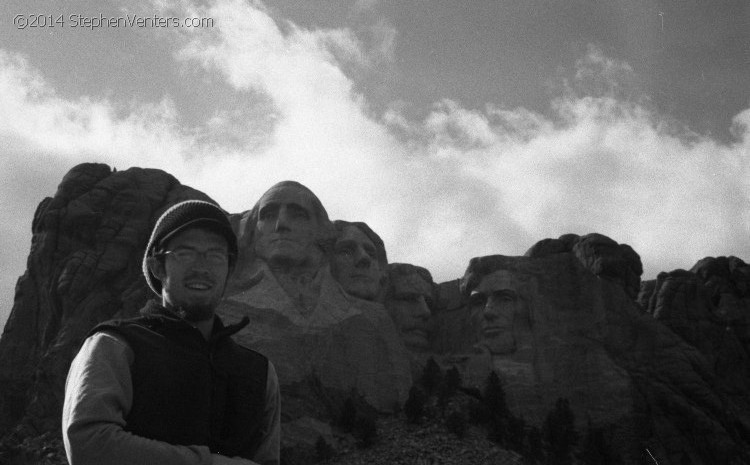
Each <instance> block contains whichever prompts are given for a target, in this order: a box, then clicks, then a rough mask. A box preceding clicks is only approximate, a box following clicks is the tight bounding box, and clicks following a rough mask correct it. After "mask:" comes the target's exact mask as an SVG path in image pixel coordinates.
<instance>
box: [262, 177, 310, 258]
mask: <svg viewBox="0 0 750 465" xmlns="http://www.w3.org/2000/svg"><path fill="white" fill-rule="evenodd" d="M258 203H259V209H258V223H257V225H256V226H255V252H256V253H257V254H258V256H259V257H261V258H264V259H266V260H267V261H269V262H277V263H291V264H296V263H300V262H304V261H305V260H306V259H307V258H308V257H310V255H311V253H312V251H311V248H312V247H315V239H316V236H317V232H318V227H319V225H318V222H317V220H316V219H315V215H314V214H313V206H312V202H311V200H310V198H309V194H307V193H306V192H304V191H302V190H301V189H298V188H295V187H286V186H285V187H278V188H273V189H271V190H269V191H268V192H266V193H265V194H263V197H261V199H260V201H259V202H258Z"/></svg>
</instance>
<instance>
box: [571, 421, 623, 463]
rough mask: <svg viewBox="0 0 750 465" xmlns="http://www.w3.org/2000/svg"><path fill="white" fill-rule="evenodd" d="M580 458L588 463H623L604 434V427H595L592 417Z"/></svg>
mask: <svg viewBox="0 0 750 465" xmlns="http://www.w3.org/2000/svg"><path fill="white" fill-rule="evenodd" d="M578 458H579V459H581V461H582V462H583V463H584V464H586V465H599V464H602V463H606V464H612V465H616V464H619V463H622V462H621V460H620V459H619V458H618V457H617V456H616V455H615V452H614V451H613V449H612V444H611V442H610V441H609V440H608V439H607V437H606V435H605V434H604V429H603V428H596V427H594V426H593V425H592V424H591V419H590V418H589V420H588V425H587V427H586V434H585V435H584V438H583V445H582V446H581V452H580V453H579V454H578Z"/></svg>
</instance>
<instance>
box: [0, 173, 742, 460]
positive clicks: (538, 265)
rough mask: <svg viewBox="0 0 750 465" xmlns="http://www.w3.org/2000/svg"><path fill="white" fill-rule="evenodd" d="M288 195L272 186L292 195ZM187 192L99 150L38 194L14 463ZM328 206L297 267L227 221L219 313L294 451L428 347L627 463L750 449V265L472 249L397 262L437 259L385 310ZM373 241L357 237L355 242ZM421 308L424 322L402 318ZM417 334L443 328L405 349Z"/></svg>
mask: <svg viewBox="0 0 750 465" xmlns="http://www.w3.org/2000/svg"><path fill="white" fill-rule="evenodd" d="M282 184H283V185H282V186H281V187H289V186H292V187H293V188H294V189H299V190H301V191H302V192H303V194H304V195H305V196H307V197H302V199H303V200H304V199H313V200H317V199H316V198H314V194H312V193H311V192H309V190H306V188H304V186H300V185H298V184H296V183H282ZM279 190H280V187H279V188H277V190H276V191H273V190H270V191H269V192H271V193H272V194H274V195H276V197H275V199H276V200H278V199H281V200H283V199H284V196H283V195H281V194H282V193H281V192H279ZM272 191H273V192H272ZM267 194H269V193H267ZM269 195H270V194H269ZM284 195H286V194H284ZM188 198H199V199H208V197H207V196H206V195H205V194H203V193H200V192H198V191H196V190H194V189H191V188H189V187H186V186H183V185H181V184H180V183H179V182H178V181H177V180H176V179H175V178H174V177H172V176H170V175H169V174H167V173H164V172H162V171H158V170H147V169H139V168H132V169H128V170H127V171H122V172H116V171H114V170H111V169H110V168H109V167H107V166H105V165H97V164H85V165H80V166H77V167H75V168H74V169H72V170H71V171H70V173H68V175H66V177H65V178H64V179H63V181H62V183H61V184H60V187H59V189H58V192H57V193H56V194H55V196H54V197H51V198H46V199H44V200H43V201H42V202H41V204H40V205H39V207H38V209H37V212H36V214H35V217H34V222H33V225H32V230H33V238H32V245H31V252H30V255H29V259H28V266H27V271H26V273H25V274H24V275H23V276H22V277H21V278H20V279H19V281H18V285H17V289H16V295H15V303H14V307H13V311H12V314H11V317H10V319H9V321H8V323H7V324H6V327H5V331H4V333H3V335H2V338H1V339H0V385H1V386H2V389H0V436H1V437H3V438H4V439H3V440H2V441H0V462H1V461H2V460H3V458H4V457H3V456H2V451H3V447H4V446H7V445H9V444H17V443H20V442H22V441H25V440H26V439H28V438H40V437H44V438H47V437H48V436H49V435H50V434H53V435H57V434H59V418H60V409H61V402H62V395H63V388H64V380H65V376H66V373H67V370H68V366H69V363H70V361H71V359H72V357H73V356H74V354H75V353H76V351H77V349H78V347H79V345H80V343H81V341H82V340H83V338H84V337H85V335H86V333H87V332H88V331H89V330H90V329H91V328H92V327H93V326H94V325H95V324H96V323H98V322H100V321H103V320H106V319H109V318H115V317H128V316H133V315H135V314H136V313H137V311H138V309H139V308H140V307H141V306H142V305H143V304H144V303H145V301H146V299H147V298H150V297H151V295H150V291H148V288H147V287H146V284H145V281H144V279H143V277H142V274H141V257H142V251H143V249H144V247H145V244H146V241H147V239H148V236H149V233H150V230H151V228H152V227H153V224H154V222H155V221H156V219H157V218H158V216H159V215H160V214H161V213H162V212H163V211H164V210H165V209H166V208H168V206H170V205H172V204H174V203H176V202H178V201H180V200H184V199H188ZM269 198H270V197H269ZM259 203H260V202H259ZM303 203H304V202H303ZM314 203H315V202H313V204H314ZM314 208H315V209H316V211H317V212H318V214H319V216H318V219H317V220H316V221H318V222H317V223H316V224H317V226H318V227H319V228H320V230H319V231H317V232H315V231H312V232H310V235H309V237H307V243H306V244H307V246H308V247H309V248H308V249H307V252H306V253H308V254H310V256H312V257H314V258H315V260H314V261H313V262H312V263H314V266H313V267H308V268H307V269H303V270H301V272H298V271H300V270H296V271H294V272H292V273H285V272H283V271H282V272H279V268H278V267H276V268H274V269H271V264H272V263H273V257H274V254H276V253H277V251H274V250H270V248H269V250H267V251H263V250H261V249H260V248H258V247H256V246H255V241H256V240H258V237H257V235H258V234H260V232H259V231H260V228H256V226H257V220H256V219H254V217H253V215H254V214H257V213H258V208H255V207H254V208H253V209H252V210H249V211H247V212H244V213H237V214H232V215H230V220H231V221H232V224H233V227H235V228H236V230H237V231H238V232H239V233H240V247H241V250H240V266H239V272H238V273H237V274H236V276H235V279H234V281H233V282H232V284H231V292H229V293H228V295H227V296H226V299H225V301H224V302H223V303H222V304H221V306H220V308H219V310H218V312H219V314H220V315H221V316H222V317H224V318H225V320H228V321H229V322H232V321H233V320H237V319H239V318H240V317H243V316H248V317H249V318H250V319H251V324H250V325H249V326H248V327H247V328H246V329H244V330H243V331H242V332H241V333H240V334H238V336H237V338H238V339H239V340H240V342H242V343H244V344H247V345H249V346H251V347H253V348H255V349H257V350H259V351H261V352H263V353H265V354H266V355H268V356H269V358H271V360H272V361H273V362H274V364H275V366H276V367H277V370H278V373H279V379H280V382H281V385H282V397H283V412H282V421H283V429H282V431H283V432H284V435H285V439H284V441H285V442H284V444H285V446H287V447H291V448H294V447H297V446H299V447H301V448H302V449H300V450H303V449H304V450H305V451H308V452H309V451H311V450H312V448H313V447H314V445H315V442H316V441H317V439H318V438H319V437H322V438H323V439H324V440H326V442H331V441H334V439H333V437H335V436H336V434H337V433H336V429H335V428H333V429H332V428H331V426H332V424H333V423H334V422H335V420H336V419H337V418H338V417H339V415H340V414H341V408H342V404H343V400H344V399H347V398H353V399H357V402H360V403H361V404H362V405H364V406H366V407H367V408H373V407H374V408H375V409H376V410H379V411H381V412H389V411H393V410H394V409H395V408H398V407H400V406H402V405H403V403H404V401H405V398H406V396H407V394H408V391H409V387H410V386H411V383H412V380H413V377H412V370H413V368H414V365H415V360H417V361H419V362H420V363H423V362H424V361H425V357H429V356H433V357H434V358H435V359H436V360H438V361H440V362H441V363H442V364H443V366H444V368H449V367H453V366H455V367H457V368H459V369H460V371H461V374H462V379H463V380H464V384H465V385H467V387H471V386H473V387H480V386H481V385H482V384H483V383H484V381H485V379H486V377H487V375H488V374H489V373H490V371H495V372H497V373H498V374H499V375H500V378H501V379H502V380H503V382H504V388H505V390H506V393H507V400H508V403H509V407H510V409H511V410H512V411H513V412H514V413H515V414H517V415H522V416H523V418H524V419H525V421H526V422H527V424H536V425H539V424H541V421H542V419H543V418H544V416H545V415H546V413H547V412H548V411H549V409H550V406H551V405H553V404H554V402H555V400H556V399H557V398H559V397H564V398H566V399H568V400H569V402H570V406H571V407H572V409H573V411H574V412H575V414H576V418H577V419H578V421H579V423H580V424H579V426H583V425H584V424H586V423H588V421H589V420H590V421H591V423H592V424H593V425H595V426H597V427H601V428H606V430H607V431H609V432H611V436H612V438H613V444H614V445H615V446H616V449H617V450H616V452H617V453H618V455H619V456H620V457H621V458H622V459H623V463H625V464H640V463H643V462H644V460H645V463H651V462H649V460H651V459H650V458H649V457H647V456H645V454H644V451H646V449H648V453H649V454H653V456H654V457H656V458H657V459H658V461H659V463H693V464H714V463H729V464H734V463H737V464H739V463H750V457H748V451H749V450H750V413H749V412H750V357H749V354H750V324H749V323H750V321H749V320H750V266H748V265H747V264H746V263H745V262H743V261H742V260H740V259H738V258H736V257H718V258H706V259H703V260H701V261H699V262H698V263H697V264H696V265H695V266H694V267H693V268H691V269H690V270H689V271H686V270H675V271H672V272H668V273H660V274H659V275H658V276H657V279H655V280H652V281H646V282H643V283H641V282H640V276H641V274H642V267H641V262H640V258H639V257H638V254H637V253H636V252H635V251H633V249H631V248H630V247H629V246H627V245H625V244H618V243H617V242H616V241H614V240H613V239H610V238H608V237H606V236H602V235H599V234H588V235H583V236H578V235H574V234H566V235H563V236H560V237H559V238H557V239H544V240H542V241H539V242H538V243H536V244H535V245H534V246H533V247H531V248H530V249H529V250H528V251H527V252H526V254H525V256H519V257H515V256H514V257H509V256H490V257H478V258H477V259H473V260H472V261H471V262H470V263H469V267H468V269H467V272H466V273H465V275H464V276H463V278H460V279H454V280H452V281H448V282H445V283H442V284H435V283H433V282H432V279H431V277H430V276H429V272H428V271H427V270H424V269H422V268H420V267H416V266H411V265H398V266H397V265H394V266H392V267H391V268H394V269H395V268H398V267H401V268H403V269H404V270H422V271H420V272H418V273H416V275H419V276H423V279H422V281H424V283H425V285H422V284H420V283H421V281H419V280H416V281H414V280H411V281H409V280H407V282H409V283H411V284H410V285H408V286H402V287H403V292H399V294H402V296H401V297H399V298H398V299H396V298H395V297H397V296H396V294H397V293H396V291H395V289H396V287H398V286H396V285H395V282H391V283H390V284H389V283H385V284H386V285H388V286H389V287H388V289H387V292H385V294H387V296H386V297H387V299H386V301H387V303H388V305H389V307H388V308H389V309H390V310H391V314H389V313H388V311H387V310H386V307H385V306H384V305H383V303H382V302H381V301H379V299H378V298H373V297H371V296H372V295H373V293H366V294H362V295H365V296H366V298H358V297H355V296H353V295H350V294H349V293H347V292H346V291H345V290H344V288H343V287H342V286H341V285H340V283H339V282H338V281H337V280H336V278H335V277H334V275H333V274H332V273H331V271H330V270H331V267H330V259H331V256H330V254H331V253H332V249H333V248H334V247H335V244H336V241H337V240H338V239H339V238H340V237H339V236H336V230H335V228H332V227H330V224H331V222H329V221H328V219H327V214H326V213H325V209H324V208H323V207H322V205H320V204H319V201H318V203H317V204H315V205H314ZM375 236H376V235H375ZM375 236H368V235H367V234H365V235H364V236H357V237H358V238H357V241H359V242H357V244H358V247H360V246H361V247H362V249H363V250H364V249H365V248H366V247H365V246H367V241H368V240H370V241H371V242H372V238H373V237H375ZM303 239H304V237H303ZM375 242H377V241H374V242H373V244H375ZM331 244H333V245H334V247H332V246H331ZM267 245H268V244H267ZM385 245H386V247H387V244H385ZM426 246H428V245H426ZM379 252H380V253H379V255H378V256H379V257H380V256H381V255H382V260H381V259H380V258H378V260H380V261H379V262H378V267H379V269H380V268H385V265H384V264H385V251H379ZM264 254H266V256H268V257H270V259H269V260H264V259H260V258H259V257H261V258H262V256H263V255H264ZM281 258H285V257H281ZM281 262H283V260H280V261H279V263H281ZM303 262H304V263H308V264H309V263H311V262H310V261H309V260H307V261H303ZM352 263H353V264H354V263H355V262H352ZM411 274H412V275H414V273H411ZM404 275H405V276H407V275H408V274H404ZM416 275H415V276H416ZM352 276H356V273H352ZM457 278H459V277H458V276H457ZM412 284H413V285H412ZM351 289H355V287H352V288H351ZM389 299H390V300H389ZM396 300H401V301H402V302H401V303H399V304H398V305H394V302H396ZM412 308H413V309H414V312H413V313H414V315H418V316H419V319H420V320H419V321H420V323H419V324H418V325H417V324H412V323H413V322H410V320H401V321H398V320H399V318H394V315H395V316H396V317H400V316H403V315H408V314H411V313H410V312H411V310H410V309H412ZM395 309H401V311H396V310H395ZM423 317H425V318H424V319H423ZM427 317H429V319H427ZM394 320H396V321H394ZM423 323H424V324H423ZM404 328H406V329H414V328H417V329H419V331H418V333H419V335H420V336H421V337H422V339H423V336H424V333H425V332H426V333H427V334H428V336H429V337H428V340H427V341H426V343H423V342H424V341H422V340H421V339H420V341H419V342H420V344H414V341H411V343H410V344H405V343H404V342H405V341H406V340H407V339H406V338H405V336H404V331H403V329H404ZM415 354H416V355H415ZM37 442H38V441H37ZM25 443H28V444H33V443H35V442H34V441H26V442H25Z"/></svg>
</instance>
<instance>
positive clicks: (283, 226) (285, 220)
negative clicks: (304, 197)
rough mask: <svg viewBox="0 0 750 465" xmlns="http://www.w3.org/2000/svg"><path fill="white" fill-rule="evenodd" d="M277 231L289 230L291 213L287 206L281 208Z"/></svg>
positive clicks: (277, 220) (277, 219)
mask: <svg viewBox="0 0 750 465" xmlns="http://www.w3.org/2000/svg"><path fill="white" fill-rule="evenodd" d="M276 231H277V232H278V231H289V215H288V214H287V211H286V207H281V208H280V209H279V216H278V217H277V218H276Z"/></svg>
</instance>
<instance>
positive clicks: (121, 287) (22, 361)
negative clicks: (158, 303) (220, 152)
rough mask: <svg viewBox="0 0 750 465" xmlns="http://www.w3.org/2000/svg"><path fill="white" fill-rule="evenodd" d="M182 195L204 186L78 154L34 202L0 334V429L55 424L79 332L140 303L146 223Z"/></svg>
mask: <svg viewBox="0 0 750 465" xmlns="http://www.w3.org/2000/svg"><path fill="white" fill-rule="evenodd" d="M188 198H198V199H208V196H206V195H205V194H203V193H201V192H198V191H196V190H194V189H191V188H189V187H187V186H183V185H181V184H180V183H179V182H178V181H177V180H176V179H175V178H174V177H173V176H171V175H169V174H167V173H165V172H163V171H159V170H150V169H140V168H131V169H129V170H127V171H121V172H117V171H113V170H112V169H110V168H109V167H108V166H106V165H101V164H83V165H79V166H76V167H75V168H73V169H72V170H71V171H70V172H69V173H68V174H67V175H66V176H65V178H64V179H63V180H62V182H61V183H60V185H59V187H58V189H57V192H56V193H55V195H54V197H47V198H45V199H44V200H43V201H42V202H41V203H40V204H39V207H38V208H37V211H36V213H35V215H34V222H33V224H32V232H33V237H32V244H31V252H30V254H29V258H28V262H27V270H26V273H24V275H23V276H21V278H19V280H18V284H17V285H16V295H15V300H14V305H13V310H12V312H11V315H10V318H9V320H8V322H7V323H6V325H5V330H4V332H3V335H2V339H0V385H1V386H3V388H2V389H1V390H0V433H2V432H5V433H8V432H9V431H10V430H11V429H13V428H16V429H17V431H16V433H17V434H21V435H29V434H35V433H38V432H44V431H51V430H55V431H56V430H59V422H60V412H61V408H62V405H61V404H62V394H63V389H64V382H65V377H66V375H67V371H68V367H69V365H70V362H71V360H72V358H73V356H74V355H75V353H76V352H77V350H78V348H79V347H80V344H81V342H82V340H83V337H84V336H85V334H86V333H87V332H88V331H89V330H90V329H91V328H92V327H93V326H94V325H95V324H96V323H98V322H100V321H103V320H106V319H109V318H113V317H120V316H122V317H125V316H132V315H135V314H136V313H137V311H138V309H139V308H140V307H141V306H142V305H143V304H144V303H145V301H146V299H147V297H148V296H149V293H150V291H148V288H147V287H146V285H145V281H144V280H143V275H142V272H141V259H142V256H143V250H144V249H145V246H146V242H147V240H148V236H149V232H150V231H149V230H150V228H152V227H153V225H154V223H155V221H156V219H157V218H158V217H159V215H161V213H162V212H163V211H164V210H165V209H166V207H168V206H169V205H171V204H173V203H175V202H178V201H181V200H185V199H188Z"/></svg>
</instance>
